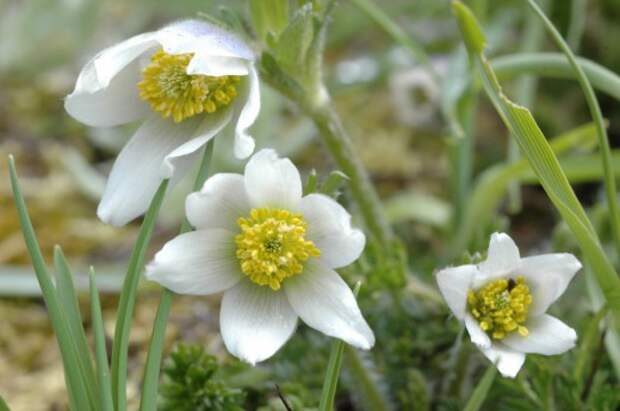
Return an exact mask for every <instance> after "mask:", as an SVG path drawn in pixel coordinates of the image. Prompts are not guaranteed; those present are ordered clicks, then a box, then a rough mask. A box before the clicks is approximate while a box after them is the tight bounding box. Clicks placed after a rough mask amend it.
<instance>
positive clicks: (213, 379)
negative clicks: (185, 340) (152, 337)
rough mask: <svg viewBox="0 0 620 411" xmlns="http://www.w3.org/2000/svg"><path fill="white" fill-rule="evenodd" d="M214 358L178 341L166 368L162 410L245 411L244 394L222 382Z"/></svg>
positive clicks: (195, 346)
mask: <svg viewBox="0 0 620 411" xmlns="http://www.w3.org/2000/svg"><path fill="white" fill-rule="evenodd" d="M218 368H219V367H218V363H217V360H216V358H215V357H213V356H212V355H209V354H207V353H206V352H205V350H204V348H202V347H201V346H198V345H185V344H179V345H178V346H177V347H176V348H175V350H174V351H173V352H172V353H171V354H170V357H169V358H168V360H167V362H166V364H165V365H164V367H163V374H164V382H163V383H162V386H161V389H160V391H161V398H162V401H161V406H160V409H161V410H162V411H243V410H244V407H243V403H244V394H243V392H242V391H241V390H239V389H236V388H230V387H228V386H226V384H224V383H223V382H222V381H220V380H219V379H218V378H217V376H216V373H217V371H218Z"/></svg>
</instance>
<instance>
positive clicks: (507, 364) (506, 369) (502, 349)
mask: <svg viewBox="0 0 620 411" xmlns="http://www.w3.org/2000/svg"><path fill="white" fill-rule="evenodd" d="M480 351H482V353H483V354H484V355H485V357H487V358H488V359H489V360H491V362H492V363H494V364H495V366H496V367H497V369H498V370H499V372H500V373H501V374H502V375H503V376H504V377H510V378H514V377H516V376H517V374H518V373H519V370H520V369H521V367H522V366H523V363H524V362H525V354H523V353H521V352H517V351H514V350H511V349H510V348H508V347H506V346H504V345H502V344H498V343H495V344H493V345H492V346H491V347H489V348H480Z"/></svg>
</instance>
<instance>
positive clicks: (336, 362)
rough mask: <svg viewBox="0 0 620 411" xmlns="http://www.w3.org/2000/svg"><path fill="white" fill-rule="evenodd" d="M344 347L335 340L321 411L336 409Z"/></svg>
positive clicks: (358, 284) (328, 365)
mask: <svg viewBox="0 0 620 411" xmlns="http://www.w3.org/2000/svg"><path fill="white" fill-rule="evenodd" d="M361 285H362V283H361V282H358V283H357V284H356V285H355V289H354V290H353V294H355V296H356V297H357V294H358V293H359V291H360V287H361ZM344 347H345V342H344V341H342V340H338V339H334V342H333V343H332V349H331V352H330V353H329V362H328V363H327V371H326V372H325V380H324V381H323V389H322V390H321V401H320V403H319V411H332V410H333V409H334V399H335V398H336V389H337V388H338V379H339V378H340V369H341V368H342V353H343V352H344Z"/></svg>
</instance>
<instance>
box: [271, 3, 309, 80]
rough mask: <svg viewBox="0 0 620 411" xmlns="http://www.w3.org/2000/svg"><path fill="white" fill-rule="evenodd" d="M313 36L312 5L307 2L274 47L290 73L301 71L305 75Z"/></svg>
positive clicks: (276, 54)
mask: <svg viewBox="0 0 620 411" xmlns="http://www.w3.org/2000/svg"><path fill="white" fill-rule="evenodd" d="M313 38H314V22H313V13H312V5H311V4H306V5H305V6H303V7H301V8H300V9H299V10H297V11H296V12H295V14H294V15H293V18H292V19H291V22H290V23H289V25H288V26H287V27H286V29H284V31H283V32H282V35H281V36H280V38H279V39H278V42H277V44H276V46H275V47H274V56H275V58H276V60H277V61H278V64H280V66H281V67H282V68H283V69H284V70H285V71H286V72H287V73H289V74H290V75H295V74H296V73H299V72H300V71H301V72H302V73H303V76H304V77H305V70H306V56H307V53H308V49H309V48H310V45H311V44H312V40H313ZM295 77H297V76H295ZM302 78H303V77H302Z"/></svg>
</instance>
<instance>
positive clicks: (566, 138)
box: [452, 124, 596, 256]
mask: <svg viewBox="0 0 620 411" xmlns="http://www.w3.org/2000/svg"><path fill="white" fill-rule="evenodd" d="M595 139H596V131H595V130H594V126H593V125H592V124H588V125H585V126H581V127H578V128H576V129H573V130H571V131H569V132H567V133H565V134H563V135H561V136H559V137H556V138H554V139H553V140H552V141H551V148H552V150H553V151H554V152H555V153H556V154H558V155H559V154H562V153H564V152H566V151H567V150H570V149H574V148H578V147H580V146H587V145H590V144H591V143H592V142H593V141H595ZM530 170H531V168H530V166H529V163H528V161H527V159H521V160H519V161H517V162H514V163H512V164H501V165H497V166H494V167H491V168H489V169H487V170H485V171H484V173H482V174H481V175H480V176H479V177H478V179H477V180H476V184H475V186H474V189H473V190H472V193H471V195H470V198H469V201H468V202H467V208H466V210H465V216H464V218H463V224H461V226H460V227H459V229H458V231H457V233H456V235H455V236H454V239H455V240H454V244H453V246H452V255H453V256H456V255H458V254H460V253H462V252H463V250H464V249H467V248H468V245H470V244H471V241H472V240H473V239H474V237H475V234H476V232H477V230H480V229H484V228H485V227H487V226H488V223H489V220H490V218H492V216H493V215H495V210H496V209H497V208H498V206H499V204H500V202H501V200H502V199H503V198H504V195H505V194H506V190H507V188H508V185H509V184H510V183H511V182H513V181H518V180H519V179H521V178H523V177H524V176H525V175H526V174H527V173H528V172H529V171H530Z"/></svg>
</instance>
